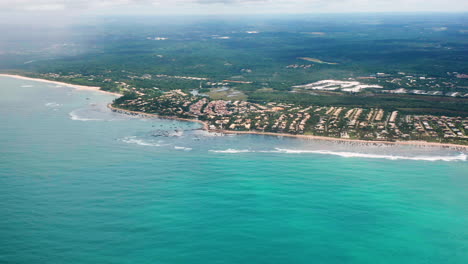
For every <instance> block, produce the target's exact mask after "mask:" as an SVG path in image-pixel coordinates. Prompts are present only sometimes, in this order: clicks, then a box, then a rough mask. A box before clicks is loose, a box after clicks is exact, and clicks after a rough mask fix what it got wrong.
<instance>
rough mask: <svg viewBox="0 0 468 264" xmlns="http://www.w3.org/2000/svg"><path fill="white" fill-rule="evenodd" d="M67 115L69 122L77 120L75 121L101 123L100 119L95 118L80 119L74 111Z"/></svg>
mask: <svg viewBox="0 0 468 264" xmlns="http://www.w3.org/2000/svg"><path fill="white" fill-rule="evenodd" d="M69 115H70V119H71V120H77V121H101V120H102V119H97V118H86V117H81V116H79V115H78V114H77V113H76V112H75V111H72V112H70V113H69Z"/></svg>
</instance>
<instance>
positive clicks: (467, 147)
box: [107, 104, 468, 151]
mask: <svg viewBox="0 0 468 264" xmlns="http://www.w3.org/2000/svg"><path fill="white" fill-rule="evenodd" d="M107 106H108V107H109V109H111V110H112V111H114V112H118V113H122V114H130V115H139V116H147V117H155V118H162V119H171V120H179V121H184V122H195V123H199V124H202V125H203V130H206V131H208V132H215V133H223V134H238V135H263V136H276V137H290V138H300V139H308V140H324V141H335V142H350V143H360V144H382V145H410V146H420V147H440V148H450V149H455V150H460V151H468V145H458V144H452V143H437V142H427V141H372V140H362V139H346V138H334V137H324V136H314V135H293V134H286V133H274V132H260V131H232V130H222V129H209V124H208V123H207V122H204V121H201V120H195V119H188V118H180V117H174V116H159V115H156V114H148V113H143V112H138V111H131V110H126V109H122V108H118V107H115V106H112V105H111V104H108V105H107Z"/></svg>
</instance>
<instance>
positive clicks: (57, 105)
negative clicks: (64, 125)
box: [45, 102, 62, 108]
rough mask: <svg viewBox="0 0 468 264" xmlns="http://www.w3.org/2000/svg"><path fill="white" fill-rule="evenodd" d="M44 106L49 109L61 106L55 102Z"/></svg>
mask: <svg viewBox="0 0 468 264" xmlns="http://www.w3.org/2000/svg"><path fill="white" fill-rule="evenodd" d="M45 106H47V107H51V108H56V107H60V106H62V105H61V104H59V103H56V102H51V103H46V104H45Z"/></svg>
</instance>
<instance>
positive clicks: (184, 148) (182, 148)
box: [174, 146, 192, 151]
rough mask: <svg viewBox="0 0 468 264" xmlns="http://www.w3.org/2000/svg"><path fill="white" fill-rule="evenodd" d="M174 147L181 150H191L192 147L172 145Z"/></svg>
mask: <svg viewBox="0 0 468 264" xmlns="http://www.w3.org/2000/svg"><path fill="white" fill-rule="evenodd" d="M174 149H176V150H183V151H191V150H192V148H186V147H179V146H174Z"/></svg>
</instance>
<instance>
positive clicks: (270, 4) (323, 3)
mask: <svg viewBox="0 0 468 264" xmlns="http://www.w3.org/2000/svg"><path fill="white" fill-rule="evenodd" d="M356 12H468V1H467V0H0V14H1V13H4V14H7V13H9V14H13V13H14V14H31V15H38V14H64V13H65V14H69V15H76V14H78V15H82V14H90V15H99V14H105V15H108V14H277V13H279V14H295V13H356Z"/></svg>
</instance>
